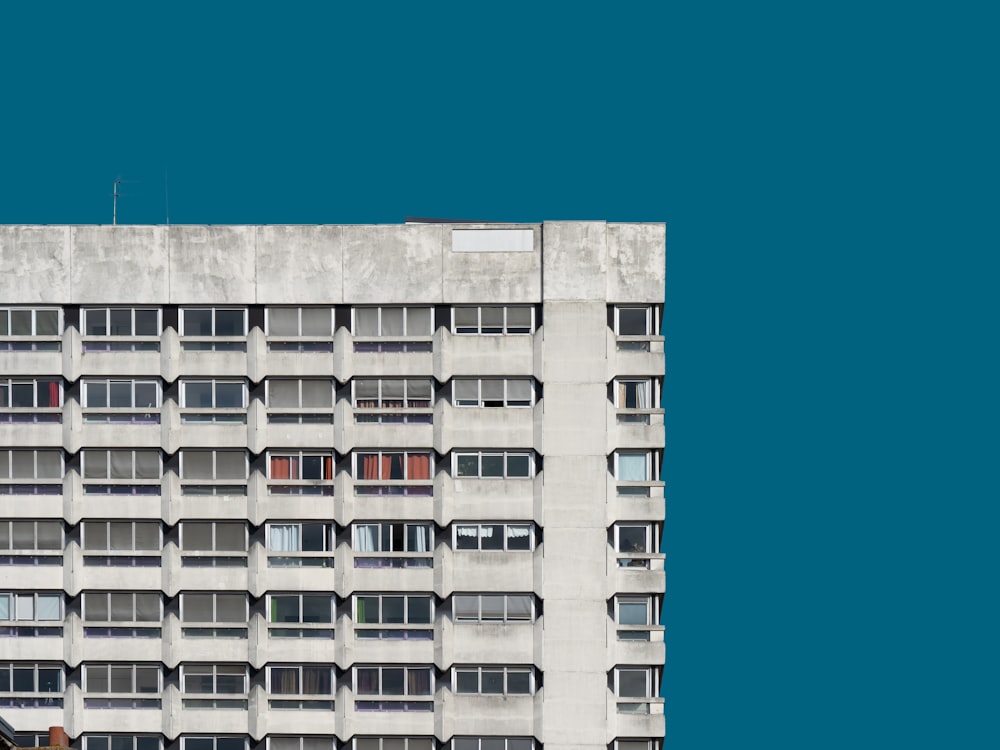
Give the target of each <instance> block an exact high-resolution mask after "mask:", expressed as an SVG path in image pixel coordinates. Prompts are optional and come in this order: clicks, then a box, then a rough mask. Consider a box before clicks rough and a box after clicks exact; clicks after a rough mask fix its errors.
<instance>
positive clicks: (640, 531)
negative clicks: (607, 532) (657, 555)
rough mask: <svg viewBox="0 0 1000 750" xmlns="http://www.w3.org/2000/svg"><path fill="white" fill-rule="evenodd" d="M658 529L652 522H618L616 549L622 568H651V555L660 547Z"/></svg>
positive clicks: (616, 526)
mask: <svg viewBox="0 0 1000 750" xmlns="http://www.w3.org/2000/svg"><path fill="white" fill-rule="evenodd" d="M657 531H658V529H657V528H656V527H655V526H654V525H653V524H651V523H616V524H615V526H614V543H615V550H616V551H617V552H618V553H619V554H620V555H622V556H621V557H619V558H618V567H620V568H649V556H650V555H651V554H652V553H653V552H655V551H656V550H657V549H659V546H660V540H659V534H658V533H657Z"/></svg>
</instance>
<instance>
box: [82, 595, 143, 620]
mask: <svg viewBox="0 0 1000 750" xmlns="http://www.w3.org/2000/svg"><path fill="white" fill-rule="evenodd" d="M112 596H129V597H131V598H132V619H131V620H111V619H108V620H93V619H89V618H87V600H88V599H89V598H91V597H93V598H95V599H96V598H97V597H104V602H105V607H106V609H107V611H108V617H109V618H110V617H111V614H112V607H111V597H112ZM137 596H155V597H156V601H157V605H158V606H159V616H158V617H157V618H156V619H154V620H138V619H136V615H137V614H138V611H137V608H136V599H135V598H136V597H137ZM80 617H81V619H82V620H83V622H84V624H87V623H101V624H107V625H110V626H117V625H121V626H123V627H132V626H134V625H136V624H141V626H143V627H155V626H159V625H160V624H162V622H163V595H162V594H161V593H160V592H159V591H85V592H83V604H82V607H81V614H80Z"/></svg>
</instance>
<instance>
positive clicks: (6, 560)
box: [0, 520, 63, 565]
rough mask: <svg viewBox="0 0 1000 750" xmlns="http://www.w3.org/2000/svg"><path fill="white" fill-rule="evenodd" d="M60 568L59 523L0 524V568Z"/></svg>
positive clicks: (61, 548) (60, 541)
mask: <svg viewBox="0 0 1000 750" xmlns="http://www.w3.org/2000/svg"><path fill="white" fill-rule="evenodd" d="M8 551H9V552H10V553H11V554H4V553H7V552H8ZM39 553H41V554H39ZM62 564H63V524H62V521H8V520H0V565H62Z"/></svg>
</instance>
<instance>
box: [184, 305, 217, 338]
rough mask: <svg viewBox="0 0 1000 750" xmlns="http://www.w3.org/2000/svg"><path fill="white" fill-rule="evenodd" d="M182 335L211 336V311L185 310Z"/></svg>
mask: <svg viewBox="0 0 1000 750" xmlns="http://www.w3.org/2000/svg"><path fill="white" fill-rule="evenodd" d="M184 335H185V336H211V335H212V311H211V310H185V311H184Z"/></svg>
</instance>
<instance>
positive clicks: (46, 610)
mask: <svg viewBox="0 0 1000 750" xmlns="http://www.w3.org/2000/svg"><path fill="white" fill-rule="evenodd" d="M61 599H62V597H61V596H59V595H52V594H39V595H38V619H39V620H61V619H62V615H61V613H60V612H59V602H60V600H61Z"/></svg>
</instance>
